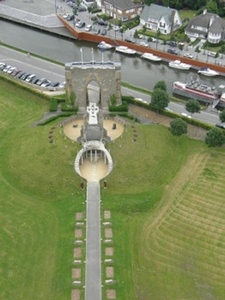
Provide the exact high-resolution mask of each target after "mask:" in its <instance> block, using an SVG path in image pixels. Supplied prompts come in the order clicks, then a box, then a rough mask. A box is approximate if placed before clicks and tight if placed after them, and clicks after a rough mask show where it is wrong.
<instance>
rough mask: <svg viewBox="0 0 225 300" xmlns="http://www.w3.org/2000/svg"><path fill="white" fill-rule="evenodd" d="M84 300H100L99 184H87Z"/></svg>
mask: <svg viewBox="0 0 225 300" xmlns="http://www.w3.org/2000/svg"><path fill="white" fill-rule="evenodd" d="M86 213H87V225H86V226H87V227H86V270H85V300H101V299H102V290H101V227H100V184H99V182H88V183H87V209H86Z"/></svg>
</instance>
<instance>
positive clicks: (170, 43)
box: [168, 41, 177, 47]
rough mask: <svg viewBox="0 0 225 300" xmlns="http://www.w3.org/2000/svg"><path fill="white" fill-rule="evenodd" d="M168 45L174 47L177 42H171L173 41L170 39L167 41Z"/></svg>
mask: <svg viewBox="0 0 225 300" xmlns="http://www.w3.org/2000/svg"><path fill="white" fill-rule="evenodd" d="M168 45H169V46H170V47H176V46H177V43H176V42H173V41H170V42H168Z"/></svg>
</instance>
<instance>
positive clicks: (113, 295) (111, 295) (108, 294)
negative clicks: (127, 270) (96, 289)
mask: <svg viewBox="0 0 225 300" xmlns="http://www.w3.org/2000/svg"><path fill="white" fill-rule="evenodd" d="M106 297H107V299H116V291H115V290H106Z"/></svg>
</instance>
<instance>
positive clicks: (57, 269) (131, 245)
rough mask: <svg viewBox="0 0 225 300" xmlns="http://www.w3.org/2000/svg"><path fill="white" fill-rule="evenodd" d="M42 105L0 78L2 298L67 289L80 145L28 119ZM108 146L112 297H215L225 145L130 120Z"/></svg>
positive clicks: (78, 203)
mask: <svg viewBox="0 0 225 300" xmlns="http://www.w3.org/2000/svg"><path fill="white" fill-rule="evenodd" d="M48 107H49V106H48V102H47V101H46V100H42V99H41V98H40V97H38V96H34V95H32V94H31V93H29V92H26V91H21V90H19V89H17V88H16V87H14V86H13V85H11V84H9V83H6V82H5V81H2V80H0V111H1V118H0V140H1V142H0V155H1V159H0V222H1V230H0V245H1V247H0V271H1V276H0V286H1V289H0V299H4V300H11V299H14V298H15V299H18V300H30V299H32V300H36V299H44V300H64V299H65V300H66V299H70V297H71V289H72V285H71V282H72V279H71V274H72V268H73V264H72V261H73V248H74V244H73V242H74V229H75V226H74V224H75V222H74V221H75V219H74V216H75V213H76V212H80V211H81V212H85V203H84V200H85V191H81V190H80V189H79V185H80V182H81V179H80V178H79V176H78V175H76V173H75V171H74V168H73V162H74V158H75V156H76V153H77V151H78V149H79V148H80V145H78V144H77V143H72V142H71V141H69V140H68V139H65V138H64V135H63V133H62V129H61V128H60V127H59V126H57V125H54V126H53V125H52V124H49V125H46V126H40V127H31V126H29V125H30V124H31V123H32V122H34V121H36V120H38V119H39V118H41V117H42V115H43V113H44V112H45V111H47V110H48ZM131 125H132V126H133V127H132V126H131ZM53 127H55V128H53ZM50 131H53V133H50ZM134 134H135V135H137V137H136V142H133V139H134ZM49 135H53V140H54V143H53V144H51V143H49ZM107 147H108V148H109V149H110V153H111V155H112V157H113V160H114V169H113V171H112V173H111V174H110V175H109V176H108V177H107V189H102V191H101V199H102V211H103V210H105V209H107V210H110V211H111V215H112V226H113V227H112V228H113V247H114V251H115V254H114V264H113V265H114V269H115V279H116V282H115V284H114V285H112V288H115V290H116V293H117V299H122V300H138V299H146V300H148V299H149V300H150V299H154V300H165V299H168V300H171V299H173V300H181V299H195V300H198V299H199V300H200V299H204V300H205V299H221V300H222V299H224V298H225V287H224V284H223V281H224V275H225V274H224V273H225V271H224V264H225V255H224V247H225V238H224V231H225V220H224V213H225V205H224V194H225V186H224V182H223V179H224V177H225V169H224V168H223V161H224V158H225V151H224V149H210V148H207V147H206V146H205V144H204V143H203V142H199V141H195V140H191V139H189V138H187V137H185V136H183V137H180V138H176V137H173V136H172V135H171V134H170V132H169V131H168V129H167V128H165V127H163V126H159V125H140V124H134V123H133V124H128V125H127V126H126V127H125V130H124V133H123V136H122V138H119V139H117V140H116V141H115V142H114V143H110V144H108V145H107ZM104 247H105V245H103V250H104ZM103 253H104V251H103ZM103 299H106V297H105V287H104V288H103Z"/></svg>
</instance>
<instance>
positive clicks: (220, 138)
mask: <svg viewBox="0 0 225 300" xmlns="http://www.w3.org/2000/svg"><path fill="white" fill-rule="evenodd" d="M205 143H206V145H208V146H209V147H221V146H222V145H223V144H224V143H225V138H224V134H223V132H222V130H220V129H218V128H216V127H215V128H212V129H210V130H209V131H208V132H207V133H206V137H205Z"/></svg>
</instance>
